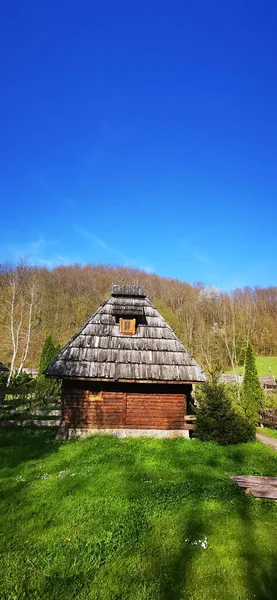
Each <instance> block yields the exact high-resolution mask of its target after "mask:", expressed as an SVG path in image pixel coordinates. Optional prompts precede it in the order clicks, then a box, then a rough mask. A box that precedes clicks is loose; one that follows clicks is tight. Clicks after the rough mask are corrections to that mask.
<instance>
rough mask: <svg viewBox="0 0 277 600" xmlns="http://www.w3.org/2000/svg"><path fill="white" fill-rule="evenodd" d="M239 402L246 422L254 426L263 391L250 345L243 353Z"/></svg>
mask: <svg viewBox="0 0 277 600" xmlns="http://www.w3.org/2000/svg"><path fill="white" fill-rule="evenodd" d="M241 400H242V406H243V409H244V413H245V416H246V418H247V421H248V422H249V423H250V424H251V425H254V426H256V425H257V424H258V420H259V410H260V408H261V407H262V403H263V390H262V388H261V385H260V381H259V377H258V372H257V369H256V363H255V355H254V351H253V348H252V346H251V344H248V345H247V348H246V353H245V364H244V378H243V384H242V397H241Z"/></svg>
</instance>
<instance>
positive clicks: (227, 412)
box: [195, 377, 255, 445]
mask: <svg viewBox="0 0 277 600" xmlns="http://www.w3.org/2000/svg"><path fill="white" fill-rule="evenodd" d="M197 404H198V408H197V410H196V428H195V431H196V435H197V437H198V438H199V439H200V440H202V441H203V442H208V441H212V442H217V443H218V444H222V445H228V444H239V443H241V442H248V441H249V440H252V439H254V437H255V428H254V427H253V425H251V424H250V423H249V422H248V421H247V420H246V418H245V417H243V416H241V415H239V414H238V413H237V412H236V411H235V410H234V409H233V407H232V403H231V400H230V398H229V397H228V392H227V389H226V386H225V385H224V384H223V383H219V382H218V381H216V380H215V379H214V378H213V377H212V378H211V380H210V381H207V382H206V383H205V384H204V385H203V387H202V386H201V392H200V397H199V398H198V400H197Z"/></svg>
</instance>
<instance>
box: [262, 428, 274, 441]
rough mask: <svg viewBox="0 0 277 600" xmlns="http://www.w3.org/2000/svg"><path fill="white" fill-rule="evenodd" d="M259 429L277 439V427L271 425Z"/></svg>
mask: <svg viewBox="0 0 277 600" xmlns="http://www.w3.org/2000/svg"><path fill="white" fill-rule="evenodd" d="M257 431H258V433H261V434H262V435H268V436H269V437H272V438H274V439H277V429H269V427H258V428H257Z"/></svg>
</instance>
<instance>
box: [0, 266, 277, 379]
mask: <svg viewBox="0 0 277 600" xmlns="http://www.w3.org/2000/svg"><path fill="white" fill-rule="evenodd" d="M113 283H118V284H138V285H144V286H145V288H146V293H147V296H148V297H149V299H150V300H151V301H152V302H153V304H154V305H155V306H156V308H157V309H158V310H159V311H160V312H161V314H162V315H163V317H164V318H165V319H166V321H167V322H168V323H169V325H170V326H171V327H172V328H173V329H174V331H175V333H176V334H177V335H178V337H179V338H180V339H181V341H182V342H183V343H184V345H185V347H186V348H188V349H189V350H190V352H191V353H192V354H193V356H194V357H195V359H196V360H197V361H198V362H199V363H200V364H201V365H202V366H203V367H204V368H205V369H207V370H211V369H212V368H213V367H214V366H215V365H216V366H217V367H218V368H220V369H221V370H225V369H226V368H232V369H233V370H234V372H236V370H237V368H238V365H240V364H242V363H243V362H244V357H245V349H246V346H247V344H248V343H251V344H252V346H253V348H254V351H255V353H256V354H260V355H266V356H268V355H276V354H277V287H267V288H259V287H255V288H249V287H246V288H242V289H235V290H233V291H232V292H230V293H226V292H221V291H220V290H218V289H217V288H215V287H211V286H205V285H204V284H202V283H195V284H193V285H191V284H189V283H186V282H181V281H179V280H177V279H170V278H166V277H160V276H158V275H155V274H147V273H145V272H144V271H141V270H139V269H132V268H129V267H128V268H127V267H120V266H107V265H101V264H99V265H90V264H89V265H85V266H81V265H78V264H75V265H70V266H59V267H56V268H54V269H53V270H49V269H47V268H45V267H41V268H40V267H36V266H32V265H30V264H28V263H27V262H26V261H20V262H19V263H18V264H16V265H11V264H2V265H0V324H1V344H0V361H2V362H3V363H5V364H7V365H8V366H10V367H11V368H12V370H15V369H16V370H17V372H18V371H19V372H20V371H21V370H22V369H23V368H24V367H28V368H30V367H37V366H38V363H39V357H40V354H41V350H42V346H43V343H44V341H45V338H46V337H47V336H48V335H52V338H53V340H54V343H55V344H60V345H64V344H65V343H66V342H67V341H68V340H69V339H70V337H71V336H72V335H73V334H74V333H75V332H76V331H77V330H78V328H80V327H81V325H82V324H83V323H84V322H85V321H86V320H87V319H88V318H89V316H90V315H92V314H93V312H94V311H95V310H96V309H97V308H98V307H99V305H100V304H101V303H102V302H103V301H104V300H105V299H106V298H107V297H108V296H109V294H110V291H111V286H112V284H113Z"/></svg>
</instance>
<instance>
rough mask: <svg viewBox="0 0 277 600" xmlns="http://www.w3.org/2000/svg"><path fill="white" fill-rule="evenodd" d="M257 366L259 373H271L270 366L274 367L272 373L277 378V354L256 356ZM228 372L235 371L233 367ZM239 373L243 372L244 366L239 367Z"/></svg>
mask: <svg viewBox="0 0 277 600" xmlns="http://www.w3.org/2000/svg"><path fill="white" fill-rule="evenodd" d="M256 366H257V370H258V375H271V372H270V371H269V367H271V369H272V375H274V377H276V378H277V356H256ZM226 373H233V371H232V369H231V370H229V371H226ZM238 373H239V374H240V375H242V374H243V367H239V369H238Z"/></svg>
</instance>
